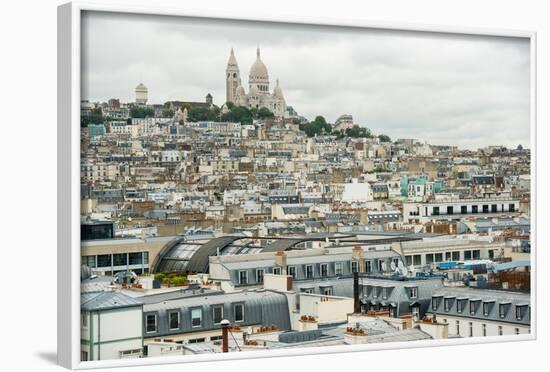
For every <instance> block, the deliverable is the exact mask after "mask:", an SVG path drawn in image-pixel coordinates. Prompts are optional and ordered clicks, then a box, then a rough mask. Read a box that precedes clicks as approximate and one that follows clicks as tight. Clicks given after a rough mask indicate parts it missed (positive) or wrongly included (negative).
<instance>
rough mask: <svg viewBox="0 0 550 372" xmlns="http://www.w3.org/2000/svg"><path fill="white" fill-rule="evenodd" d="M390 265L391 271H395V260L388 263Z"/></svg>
mask: <svg viewBox="0 0 550 372" xmlns="http://www.w3.org/2000/svg"><path fill="white" fill-rule="evenodd" d="M390 267H391V271H395V269H396V268H397V266H395V262H393V261H392V262H391V264H390Z"/></svg>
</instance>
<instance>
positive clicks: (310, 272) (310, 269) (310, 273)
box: [306, 265, 313, 279]
mask: <svg viewBox="0 0 550 372" xmlns="http://www.w3.org/2000/svg"><path fill="white" fill-rule="evenodd" d="M306 279H313V265H306Z"/></svg>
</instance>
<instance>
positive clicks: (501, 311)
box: [498, 304, 506, 318]
mask: <svg viewBox="0 0 550 372" xmlns="http://www.w3.org/2000/svg"><path fill="white" fill-rule="evenodd" d="M504 310H505V309H504V305H503V304H499V305H498V316H499V317H501V318H504V316H505V315H506V314H505V311H504Z"/></svg>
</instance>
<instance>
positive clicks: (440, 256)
mask: <svg viewBox="0 0 550 372" xmlns="http://www.w3.org/2000/svg"><path fill="white" fill-rule="evenodd" d="M441 261H443V253H436V254H435V262H441Z"/></svg>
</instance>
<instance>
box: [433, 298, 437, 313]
mask: <svg viewBox="0 0 550 372" xmlns="http://www.w3.org/2000/svg"><path fill="white" fill-rule="evenodd" d="M436 310H437V297H432V311H436Z"/></svg>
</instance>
